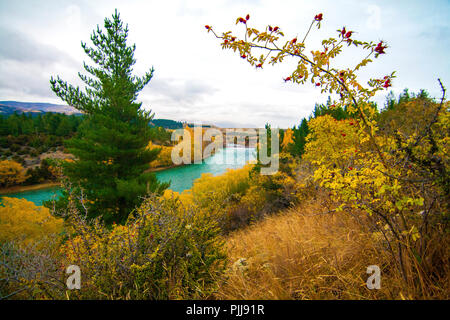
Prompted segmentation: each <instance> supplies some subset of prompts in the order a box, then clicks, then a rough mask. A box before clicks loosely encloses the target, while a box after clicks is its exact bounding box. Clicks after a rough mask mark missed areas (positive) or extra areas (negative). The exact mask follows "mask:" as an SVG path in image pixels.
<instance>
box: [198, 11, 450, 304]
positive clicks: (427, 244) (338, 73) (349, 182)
mask: <svg viewBox="0 0 450 320" xmlns="http://www.w3.org/2000/svg"><path fill="white" fill-rule="evenodd" d="M249 19H250V16H249V15H247V16H246V17H245V18H242V17H240V18H238V19H237V20H236V24H240V25H242V26H243V27H244V28H245V30H244V31H245V34H244V36H243V37H242V38H241V39H239V38H238V37H237V36H235V35H234V34H233V33H232V32H231V31H227V32H223V33H221V34H220V35H219V34H218V33H216V32H215V31H214V30H213V28H212V27H211V26H209V25H207V26H205V27H206V29H207V30H208V32H211V33H212V34H213V35H214V36H215V37H216V38H218V39H220V40H221V41H222V42H221V46H222V48H223V49H231V50H233V51H234V52H237V53H239V55H240V57H241V58H242V59H245V61H246V62H248V63H249V64H250V65H252V66H254V67H255V68H257V69H258V68H263V67H265V66H266V65H267V64H272V65H275V64H277V63H282V62H284V61H285V60H286V59H288V58H293V59H295V60H296V62H297V65H296V67H295V69H294V70H293V72H292V73H291V74H289V75H288V76H287V77H285V78H284V79H283V80H284V82H286V83H290V82H292V83H296V84H305V83H307V82H309V81H311V83H312V84H313V85H314V87H316V88H320V90H321V92H322V93H325V92H326V93H328V94H330V95H334V96H337V97H338V100H337V101H333V104H332V105H330V106H329V108H330V109H331V108H332V109H334V108H339V107H341V108H342V109H343V110H344V111H345V112H346V113H348V114H349V115H350V116H351V117H352V118H353V119H351V118H350V119H346V118H342V119H340V120H338V119H336V118H335V116H334V115H332V113H331V112H330V113H328V115H326V114H325V115H323V114H321V115H320V116H319V117H318V118H315V119H313V120H312V121H310V122H309V123H308V127H309V131H310V133H309V134H308V137H307V139H306V142H307V143H306V147H305V154H304V157H303V158H304V159H305V160H309V162H310V164H312V165H313V169H314V174H313V175H314V180H315V181H316V182H319V186H320V187H322V188H324V189H325V190H326V191H327V192H330V195H331V196H332V199H334V200H336V201H338V202H339V203H340V206H338V207H337V210H338V211H340V210H343V209H344V208H346V209H347V210H353V209H356V210H358V211H360V212H364V213H366V216H365V218H366V219H367V221H368V223H369V225H370V229H371V230H375V232H373V234H372V235H373V237H374V238H376V237H378V239H383V240H379V241H380V243H381V242H382V241H385V244H386V245H387V247H386V250H387V251H388V252H389V253H390V254H391V255H392V257H393V258H394V259H395V265H396V267H397V270H398V271H399V274H400V275H401V277H402V278H403V281H404V283H405V284H406V285H407V286H408V291H409V292H408V294H409V295H410V296H411V297H414V296H421V295H423V292H425V290H426V288H427V287H433V288H436V292H439V294H441V292H440V291H444V290H445V289H443V290H442V289H440V288H437V286H436V285H435V283H434V282H433V281H434V279H437V278H440V277H441V276H442V274H443V272H442V268H441V266H443V265H445V264H446V263H447V261H448V253H447V252H443V251H440V250H441V248H442V247H445V244H447V243H448V237H447V235H448V220H449V218H448V216H449V215H448V201H446V200H447V199H448V197H449V194H450V183H449V182H448V181H449V180H450V179H449V178H448V177H449V172H450V170H449V163H450V162H449V161H448V132H449V123H450V122H449V112H448V106H449V104H448V103H446V102H445V95H446V90H445V88H444V86H443V84H442V82H441V81H440V80H439V79H438V82H439V86H440V88H441V91H442V98H441V99H440V103H436V105H435V106H430V107H429V108H428V107H427V105H426V104H427V103H426V99H424V98H426V93H425V92H422V93H421V94H420V95H421V97H420V99H419V102H420V103H421V104H422V102H425V103H424V104H422V106H420V107H422V108H420V107H419V108H413V107H412V106H408V109H409V110H414V109H415V110H424V108H423V107H426V108H428V111H427V112H429V115H430V116H429V117H428V118H427V119H424V121H423V122H422V124H423V125H422V124H421V125H420V126H417V125H414V126H413V127H410V126H409V127H410V128H408V127H406V128H407V129H413V130H409V132H408V131H407V132H402V131H401V130H400V129H401V128H402V127H401V126H400V127H399V128H397V129H396V130H395V131H394V132H391V133H387V134H383V132H382V131H381V130H379V123H378V118H379V112H378V110H377V107H376V104H374V103H373V102H371V99H372V98H373V97H374V96H375V94H376V93H377V92H379V91H381V90H385V89H388V88H389V87H391V86H392V83H391V81H392V80H393V79H394V78H395V73H394V72H393V73H391V74H390V75H385V76H384V77H383V76H382V77H380V78H378V77H377V78H371V79H370V80H369V81H368V82H367V84H368V85H365V84H364V83H362V82H361V80H360V79H358V75H359V72H360V71H361V69H362V68H363V67H365V66H367V65H368V64H369V63H371V62H372V59H373V57H374V58H378V57H379V56H380V55H383V54H385V53H386V52H385V50H386V49H387V48H388V46H387V45H386V44H385V42H384V41H380V42H378V44H377V43H374V42H366V41H364V42H363V41H359V40H356V39H355V37H354V34H355V32H354V31H350V30H346V28H345V27H343V28H342V29H341V30H337V32H338V34H337V37H336V36H335V37H331V38H329V39H324V40H323V41H322V42H321V47H320V48H319V50H315V51H310V48H309V46H308V47H307V46H306V45H305V41H306V39H307V38H308V35H309V34H310V32H311V30H312V27H313V26H315V25H316V26H317V28H320V26H321V21H322V20H323V15H322V14H321V13H320V14H317V15H316V16H315V17H314V19H312V22H311V24H310V27H309V29H308V31H307V32H306V34H305V36H304V37H303V40H302V38H299V39H298V40H299V41H297V37H294V38H291V40H287V41H283V40H282V38H283V37H284V33H283V32H282V31H281V28H279V27H278V26H275V27H273V26H270V25H269V26H267V27H266V28H265V30H262V31H259V30H257V29H255V28H252V27H250V26H249V25H250V23H248V22H249ZM352 45H354V46H355V47H357V48H360V49H363V50H364V51H365V52H364V56H365V57H364V58H363V59H362V60H360V61H359V62H357V63H356V64H355V65H352V66H349V67H347V68H345V69H343V68H342V66H338V65H337V64H336V59H335V58H336V57H337V56H339V55H341V54H343V53H344V50H345V49H346V48H347V47H350V46H352ZM345 51H347V50H345ZM261 52H262V54H261V55H259V53H261ZM309 52H311V54H309ZM280 80H281V79H280ZM409 102H411V95H410V94H409V92H408V90H405V91H404V92H403V94H402V95H401V97H400V99H399V102H398V106H396V105H395V103H394V104H392V103H390V101H388V103H387V108H388V109H389V108H392V106H393V107H394V109H395V108H399V106H402V105H405V107H406V106H407V104H408V103H409ZM318 111H320V110H318ZM423 113H424V112H423V111H422V113H420V114H419V116H420V115H423ZM339 116H341V115H339ZM342 116H344V114H342ZM408 116H409V114H408ZM419 239H420V240H419ZM444 239H445V240H444ZM443 241H446V242H445V244H444V245H443V246H442V243H443ZM431 248H433V249H431ZM437 252H439V253H437ZM436 265H439V267H438V268H437V267H436ZM433 290H434V289H433Z"/></svg>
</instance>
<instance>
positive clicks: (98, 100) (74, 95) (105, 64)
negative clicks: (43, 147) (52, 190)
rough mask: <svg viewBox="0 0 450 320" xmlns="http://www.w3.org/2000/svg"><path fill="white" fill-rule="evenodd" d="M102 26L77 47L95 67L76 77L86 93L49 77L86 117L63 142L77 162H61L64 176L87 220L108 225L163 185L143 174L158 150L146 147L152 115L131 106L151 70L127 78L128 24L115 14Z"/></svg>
mask: <svg viewBox="0 0 450 320" xmlns="http://www.w3.org/2000/svg"><path fill="white" fill-rule="evenodd" d="M104 27H105V31H103V30H101V29H100V27H99V26H97V30H96V31H94V32H93V33H92V36H91V40H92V43H93V45H94V47H88V46H87V45H86V43H83V42H82V44H81V46H82V48H83V50H84V52H85V53H86V54H87V56H89V58H91V59H92V61H93V62H94V63H95V64H96V66H95V67H93V66H89V65H87V64H86V63H84V69H85V71H86V72H87V73H88V74H89V75H84V74H81V73H78V75H79V77H80V79H81V80H82V81H83V82H84V83H85V84H86V89H85V90H84V91H82V90H80V88H79V87H74V86H72V85H68V84H67V82H65V81H63V80H61V79H60V78H59V77H57V79H54V78H53V77H52V79H51V80H50V83H51V88H52V90H53V91H54V92H55V94H56V95H57V96H59V97H60V98H61V99H62V100H64V101H65V102H66V103H67V104H69V105H71V106H73V107H75V108H77V109H78V110H80V111H82V112H83V113H84V114H85V118H86V120H85V121H84V122H83V123H82V125H81V126H80V127H79V132H78V134H77V136H75V137H74V138H72V139H71V140H69V141H68V142H67V147H68V150H69V151H70V152H71V153H72V154H74V155H75V156H76V157H77V160H76V161H74V162H69V163H66V164H64V167H63V169H64V173H65V175H66V176H67V177H68V178H69V180H70V181H71V182H72V183H73V184H75V185H76V186H79V187H81V188H82V189H83V191H84V193H85V196H86V198H87V199H88V200H90V201H89V203H90V205H89V216H88V217H90V218H93V217H97V216H101V217H102V219H103V221H104V222H105V223H106V224H110V223H112V222H117V223H124V222H125V221H126V219H127V217H128V215H129V214H130V212H131V211H132V210H133V209H134V208H135V207H136V206H138V205H139V204H140V203H141V202H142V197H143V196H145V194H147V193H148V192H162V190H163V189H164V188H166V187H167V184H160V183H158V181H157V180H156V177H155V176H154V174H152V173H148V172H146V170H147V169H148V168H149V163H150V162H151V161H153V160H154V159H155V158H156V156H157V154H158V152H159V149H152V150H149V149H147V146H148V143H149V141H150V128H149V122H150V121H151V120H152V118H153V114H151V113H150V112H149V111H145V110H143V109H142V108H141V105H142V103H138V102H136V99H137V96H138V93H139V92H140V91H141V90H142V89H143V88H144V86H145V85H147V84H148V82H149V81H150V80H151V78H152V76H153V68H152V69H150V70H149V72H147V73H146V74H145V75H144V76H143V77H137V76H134V75H133V74H132V71H133V68H132V67H133V65H134V64H135V62H136V61H135V59H134V51H135V48H136V47H135V45H132V46H128V45H127V36H128V26H125V27H124V25H123V23H122V21H121V19H120V16H119V14H118V13H117V10H116V11H115V14H113V16H112V19H108V18H106V19H105V21H104ZM63 201H64V199H63Z"/></svg>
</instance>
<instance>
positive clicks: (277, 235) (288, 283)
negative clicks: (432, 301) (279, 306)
mask: <svg viewBox="0 0 450 320" xmlns="http://www.w3.org/2000/svg"><path fill="white" fill-rule="evenodd" d="M324 199H326V197H325V198H324ZM364 217H365V215H364V214H363V213H358V212H339V213H336V212H334V213H333V212H329V210H328V209H326V206H324V204H323V202H321V201H317V200H315V201H311V202H309V203H306V204H304V205H303V206H301V207H297V208H295V209H291V210H287V211H285V212H283V213H281V214H279V215H275V216H270V217H267V218H266V219H265V220H264V221H262V222H260V223H257V224H255V225H253V226H250V227H248V228H247V229H244V230H240V231H238V232H235V233H233V234H232V235H231V236H230V237H229V238H228V239H227V243H228V245H227V250H228V255H229V258H230V260H231V262H232V267H230V268H229V270H228V272H227V273H226V277H225V278H223V279H222V282H221V285H220V289H219V291H218V293H217V294H216V298H218V299H424V298H425V299H428V298H438V299H445V298H447V299H448V298H449V294H450V290H449V283H450V281H449V277H448V275H449V274H450V273H449V264H448V263H447V264H444V265H442V264H441V263H440V264H439V266H436V267H439V268H444V269H445V270H443V272H441V273H440V274H444V277H442V278H440V279H434V280H433V281H432V283H433V284H432V285H429V286H427V287H426V288H424V286H421V285H420V283H419V284H417V283H411V282H408V281H405V280H404V279H403V278H402V276H401V274H400V273H399V272H398V269H397V266H396V263H395V260H394V259H393V258H392V255H390V254H389V253H388V251H387V250H386V248H385V245H386V244H385V243H383V242H382V240H381V239H379V238H377V237H375V236H374V234H373V233H372V232H370V230H367V229H365V227H364V225H366V224H365V223H364V219H365V218H364ZM441 240H442V239H441ZM445 243H447V244H448V239H446V241H445V242H444V243H435V246H434V248H430V250H440V251H441V252H439V255H440V257H441V259H442V255H444V256H445V257H447V259H448V257H449V252H448V246H446V245H445ZM447 261H448V260H447ZM409 264H410V265H409V267H410V268H414V267H415V266H414V262H413V261H412V260H411V261H409ZM416 264H417V263H416ZM369 265H377V266H379V267H380V269H381V289H378V290H377V289H373V290H369V289H368V288H367V286H366V281H367V278H368V277H369V276H370V275H369V274H367V273H366V270H367V267H368V266H369ZM441 271H442V270H441ZM422 280H424V279H422V278H420V277H419V280H418V282H421V281H422Z"/></svg>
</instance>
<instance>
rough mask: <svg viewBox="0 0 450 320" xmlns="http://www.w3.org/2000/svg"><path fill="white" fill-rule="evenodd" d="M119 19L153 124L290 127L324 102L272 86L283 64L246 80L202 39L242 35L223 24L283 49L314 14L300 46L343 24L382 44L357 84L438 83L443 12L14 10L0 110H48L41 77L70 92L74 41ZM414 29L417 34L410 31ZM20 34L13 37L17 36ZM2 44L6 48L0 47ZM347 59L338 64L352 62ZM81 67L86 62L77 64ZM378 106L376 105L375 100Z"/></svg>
mask: <svg viewBox="0 0 450 320" xmlns="http://www.w3.org/2000/svg"><path fill="white" fill-rule="evenodd" d="M115 8H117V9H119V11H120V13H121V16H122V19H123V20H124V21H125V22H126V23H128V24H129V29H130V34H129V40H130V43H136V46H137V49H136V59H137V64H136V66H135V71H136V73H137V74H138V75H142V74H143V73H145V72H146V71H147V70H148V69H149V68H151V67H152V66H154V68H155V75H154V78H153V79H152V81H151V82H150V83H149V85H148V87H146V88H145V89H144V90H143V91H142V92H141V94H140V96H139V99H140V100H141V101H143V103H144V106H145V107H146V108H149V109H150V108H151V109H152V110H153V111H154V112H156V117H157V118H170V119H175V120H189V121H202V122H204V123H215V124H222V125H226V126H231V125H233V124H234V125H235V126H239V125H242V126H245V127H255V126H256V127H258V126H263V125H264V124H265V123H266V122H271V123H272V125H274V126H281V127H286V126H292V125H295V124H298V123H299V121H300V119H301V118H302V117H304V116H308V115H309V113H310V112H311V110H312V109H313V107H314V103H315V102H319V103H322V102H325V101H326V99H327V96H326V95H321V94H320V90H319V89H317V88H315V87H314V86H312V85H306V86H296V85H293V84H290V83H284V82H283V81H282V78H283V77H286V76H287V75H289V73H290V72H291V71H292V67H293V66H294V64H293V63H294V62H293V61H290V62H289V61H286V62H287V63H286V64H285V65H281V66H275V67H271V66H267V67H266V68H265V69H264V70H255V69H254V68H252V67H250V66H249V65H248V64H247V63H245V61H243V60H242V59H240V58H239V57H238V56H237V54H234V53H233V52H232V51H223V50H221V48H220V46H219V41H218V40H217V39H215V38H214V37H213V36H212V35H211V34H208V33H207V32H206V30H205V28H204V25H205V24H210V25H213V26H214V28H215V29H216V30H219V31H222V30H223V31H227V30H232V31H233V32H242V26H235V25H234V20H235V18H236V17H238V16H240V15H245V14H247V13H250V15H251V18H250V22H249V23H251V25H253V26H255V27H257V28H263V27H264V25H266V24H272V25H279V26H280V27H282V29H283V30H284V31H285V33H286V37H287V38H288V39H289V38H291V37H294V36H299V37H302V35H303V34H304V32H306V30H307V27H308V25H309V23H310V21H311V19H312V18H313V17H314V15H315V14H317V13H319V12H322V13H323V15H324V20H323V21H322V28H321V29H320V30H313V31H312V33H311V37H310V38H309V39H308V42H307V45H309V46H312V48H314V49H315V48H318V46H319V45H320V40H321V39H323V38H326V37H329V36H335V35H336V29H339V28H341V27H342V26H343V25H345V26H347V27H348V29H351V30H356V31H357V32H358V33H357V34H356V36H357V37H358V38H360V39H362V40H373V41H379V40H385V41H387V42H388V44H389V46H390V48H389V50H388V54H387V55H385V56H382V57H381V58H380V60H378V61H376V62H375V63H374V64H373V65H371V66H370V67H368V68H367V71H366V72H365V73H363V74H362V76H363V77H366V78H367V77H368V76H369V75H373V76H381V75H385V74H387V73H390V72H391V71H393V70H397V74H398V76H399V77H398V78H397V79H396V80H395V81H394V88H393V89H394V90H396V91H397V92H400V91H401V90H403V88H405V87H409V88H410V89H411V90H412V91H417V90H419V89H421V88H425V89H429V91H430V92H431V94H432V95H438V94H439V88H438V87H437V86H436V78H437V76H439V77H441V78H442V80H443V81H444V83H445V84H447V86H448V83H450V77H449V74H448V71H449V70H450V63H449V61H450V59H448V51H449V49H450V43H449V37H448V32H449V30H450V22H449V21H450V19H448V18H449V17H448V13H449V12H450V10H448V9H449V4H448V2H445V1H439V0H436V1H435V2H433V4H430V3H422V2H410V1H405V0H399V1H396V2H391V1H389V2H388V1H386V0H381V1H377V2H376V4H374V3H373V2H362V1H356V0H342V1H339V2H337V1H331V0H316V1H314V2H311V1H299V0H285V1H272V0H270V1H269V0H261V1H252V0H248V1H227V0H220V1H188V0H175V1H160V0H158V1H156V0H152V1H137V0H135V1H126V2H125V1H118V0H113V1H106V0H99V1H95V2H94V1H86V0H84V1H77V2H74V1H71V0H63V1H56V0H50V1H45V2H42V3H41V2H39V5H37V4H36V2H35V1H17V2H16V1H14V2H6V1H5V2H1V3H0V38H1V40H2V47H1V48H0V98H1V99H0V100H7V99H11V100H22V101H30V100H34V101H36V100H37V99H38V100H40V101H42V102H47V101H48V102H60V101H58V100H57V98H56V97H55V96H54V95H53V93H52V92H51V91H50V90H49V86H48V80H49V78H50V76H51V75H60V76H61V77H62V78H63V79H65V80H67V81H69V82H70V83H75V84H78V83H80V82H79V81H78V80H77V72H78V71H82V62H83V60H88V58H87V57H86V56H85V55H84V53H83V51H82V49H81V47H80V42H81V41H85V42H88V43H89V37H90V35H91V32H92V30H93V29H95V28H96V26H97V24H99V25H100V26H102V24H103V19H104V18H105V17H106V16H108V17H109V16H111V14H112V13H113V12H114V9H115ZM418 22H420V23H418ZM17 30H20V32H17ZM5 43H6V45H4V44H5ZM357 58H362V57H361V56H360V55H357V52H356V51H353V50H352V51H351V52H349V54H348V55H347V57H343V58H342V59H340V61H341V63H344V64H347V63H354V62H355V61H356V59H357ZM87 62H89V61H87ZM376 101H378V102H379V103H381V104H382V102H383V101H384V94H381V95H379V96H378V97H376Z"/></svg>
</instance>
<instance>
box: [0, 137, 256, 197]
mask: <svg viewBox="0 0 450 320" xmlns="http://www.w3.org/2000/svg"><path fill="white" fill-rule="evenodd" d="M255 159H256V153H255V149H254V148H243V147H240V146H233V145H231V146H228V147H227V148H225V149H221V150H220V151H218V152H216V153H215V154H214V155H213V156H211V157H209V158H208V159H206V160H204V161H203V162H202V163H199V164H191V165H186V166H180V167H175V168H171V169H167V170H163V171H158V172H156V173H155V174H156V177H157V178H158V179H159V180H160V181H164V182H169V181H170V182H171V183H170V187H169V189H172V190H173V191H177V192H181V191H183V190H187V189H190V188H191V187H192V184H193V183H194V180H196V179H198V178H200V177H201V175H202V174H203V173H211V174H212V175H214V176H216V175H220V174H222V173H224V172H225V171H226V170H227V169H237V168H241V167H243V166H244V165H245V164H246V163H247V162H248V161H252V160H255ZM59 195H61V191H60V189H59V188H58V187H52V188H46V189H40V190H33V191H25V192H19V193H11V194H8V195H3V196H7V197H16V198H24V199H26V200H29V201H32V202H34V203H35V204H36V205H42V202H43V201H46V200H51V199H53V198H54V197H58V196H59ZM3 196H2V195H0V202H1V197H3Z"/></svg>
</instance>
